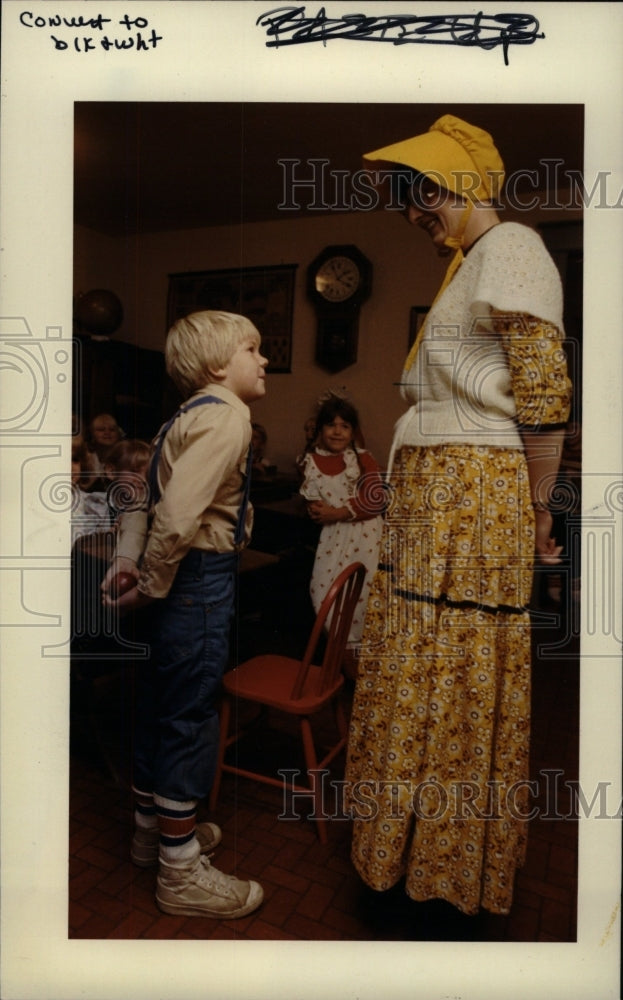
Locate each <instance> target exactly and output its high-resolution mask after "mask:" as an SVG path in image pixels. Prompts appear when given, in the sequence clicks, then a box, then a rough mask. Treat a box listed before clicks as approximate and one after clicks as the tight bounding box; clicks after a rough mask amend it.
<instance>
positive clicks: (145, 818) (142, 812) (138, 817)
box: [132, 785, 158, 830]
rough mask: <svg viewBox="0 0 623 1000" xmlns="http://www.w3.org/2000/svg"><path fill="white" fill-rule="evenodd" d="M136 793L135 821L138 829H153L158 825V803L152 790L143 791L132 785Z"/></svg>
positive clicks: (134, 793)
mask: <svg viewBox="0 0 623 1000" xmlns="http://www.w3.org/2000/svg"><path fill="white" fill-rule="evenodd" d="M132 793H133V795H134V823H135V825H136V827H137V828H138V829H141V830H153V829H154V828H155V827H157V826H158V817H157V816H156V803H155V802H154V797H153V795H152V793H151V792H142V791H141V790H140V788H136V787H135V786H134V785H132Z"/></svg>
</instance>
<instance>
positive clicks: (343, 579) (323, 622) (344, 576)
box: [291, 562, 366, 701]
mask: <svg viewBox="0 0 623 1000" xmlns="http://www.w3.org/2000/svg"><path fill="white" fill-rule="evenodd" d="M365 575H366V568H365V566H364V565H363V563H360V562H356V563H352V564H351V565H350V566H347V567H346V569H344V570H342V572H341V573H340V575H339V576H338V577H337V579H336V580H334V582H333V583H332V584H331V587H330V588H329V590H328V592H327V594H326V596H325V598H324V600H323V602H322V604H321V605H320V608H319V609H318V614H317V615H316V621H315V622H314V627H313V629H312V631H311V634H310V637H309V640H308V642H307V646H306V648H305V653H304V655H303V659H302V660H301V666H300V669H299V671H298V674H297V677H296V680H295V682H294V686H293V688H292V694H291V698H292V699H293V700H294V701H296V700H298V699H299V698H301V697H302V696H303V693H304V691H305V684H306V682H307V679H308V677H309V673H310V669H311V667H312V666H314V665H315V664H314V660H315V657H316V654H317V652H318V649H319V646H320V642H321V640H323V639H325V637H326V639H325V642H326V644H325V650H324V656H323V658H322V664H321V666H320V669H319V670H317V671H315V673H316V674H317V677H316V685H315V688H314V692H313V693H314V695H320V694H322V693H323V692H324V691H326V690H328V689H329V688H330V687H332V686H333V685H334V684H335V683H336V681H337V679H338V676H339V674H340V670H341V669H342V659H343V657H344V651H345V649H346V644H347V642H348V636H349V633H350V627H351V624H352V620H353V615H354V613H355V607H356V605H357V601H358V600H359V598H360V596H361V590H362V587H363V581H364V577H365Z"/></svg>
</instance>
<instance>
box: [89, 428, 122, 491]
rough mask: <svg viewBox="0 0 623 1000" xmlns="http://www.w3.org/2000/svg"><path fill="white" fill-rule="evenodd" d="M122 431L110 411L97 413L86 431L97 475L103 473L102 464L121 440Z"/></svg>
mask: <svg viewBox="0 0 623 1000" xmlns="http://www.w3.org/2000/svg"><path fill="white" fill-rule="evenodd" d="M122 437H123V431H122V430H121V428H120V427H119V425H118V424H117V421H116V420H115V418H114V417H113V416H112V414H110V413H98V415H97V416H96V417H93V419H92V420H91V422H90V424H89V427H88V431H87V446H88V449H89V452H90V456H91V462H92V465H93V468H94V469H95V471H96V473H97V475H98V476H103V475H104V464H105V462H106V459H107V457H108V455H109V453H110V451H111V449H112V448H114V446H115V445H116V444H117V442H118V441H121V438H122Z"/></svg>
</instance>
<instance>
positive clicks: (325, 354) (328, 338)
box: [307, 244, 372, 372]
mask: <svg viewBox="0 0 623 1000" xmlns="http://www.w3.org/2000/svg"><path fill="white" fill-rule="evenodd" d="M371 289H372V264H371V263H370V261H369V260H368V259H367V257H364V255H363V254H362V253H361V251H360V250H358V249H357V247H355V246H353V245H352V244H340V245H335V246H328V247H325V249H324V250H323V251H322V252H321V253H319V254H318V256H317V257H316V258H315V259H314V260H313V261H312V263H311V264H310V265H309V268H308V271H307V291H308V295H309V297H310V299H311V301H312V302H313V304H314V307H315V309H316V315H317V321H318V326H317V335H316V363H317V364H319V365H320V367H321V368H325V369H326V370H327V371H330V372H339V371H341V370H342V368H347V367H348V365H352V364H354V362H355V361H356V360H357V339H358V333H359V313H360V310H361V306H362V304H363V303H364V302H365V300H366V299H367V298H368V296H369V295H370V291H371Z"/></svg>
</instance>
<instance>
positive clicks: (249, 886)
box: [102, 312, 268, 919]
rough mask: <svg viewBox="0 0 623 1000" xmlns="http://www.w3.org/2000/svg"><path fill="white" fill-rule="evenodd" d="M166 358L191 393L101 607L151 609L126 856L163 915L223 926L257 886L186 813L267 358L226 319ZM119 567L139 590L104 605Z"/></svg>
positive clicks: (204, 775)
mask: <svg viewBox="0 0 623 1000" xmlns="http://www.w3.org/2000/svg"><path fill="white" fill-rule="evenodd" d="M165 358H166V366H167V371H168V373H169V375H170V376H171V377H172V378H173V380H174V382H175V383H176V385H177V386H178V388H179V389H180V390H181V392H182V393H183V394H184V395H185V396H188V397H189V398H188V399H187V402H186V403H185V404H184V406H182V407H181V409H180V411H178V413H177V415H176V416H175V418H174V419H173V420H172V421H171V422H170V423H169V425H165V427H164V428H163V431H164V434H163V431H161V432H160V435H159V437H158V438H157V439H156V459H157V469H156V472H157V484H158V491H159V493H160V494H161V495H160V498H159V499H158V502H157V503H156V504H155V507H152V513H153V519H152V522H151V527H150V530H149V534H148V537H147V543H146V545H145V549H144V552H143V555H142V559H141V562H140V570H139V569H138V568H137V566H136V562H137V561H138V559H139V553H140V552H141V551H142V548H143V536H142V533H141V530H140V527H139V529H138V530H137V527H136V521H137V519H140V517H141V515H140V514H137V515H136V518H135V519H134V521H132V518H131V516H130V515H128V516H127V518H126V525H125V528H124V530H123V531H122V532H121V538H120V540H119V543H118V545H117V550H116V554H115V559H114V560H113V562H112V564H111V567H110V569H109V571H108V573H107V575H106V578H105V580H104V582H103V584H102V590H103V600H104V603H105V604H108V605H111V606H115V607H118V608H119V609H120V610H121V611H125V610H130V609H136V608H140V607H143V606H145V605H147V604H150V603H151V602H157V603H156V605H155V608H154V609H150V613H151V612H152V611H153V610H155V613H153V632H152V658H151V661H150V662H149V663H147V664H145V667H144V669H141V671H140V675H141V676H140V678H139V685H138V692H137V707H136V716H137V720H136V734H135V749H134V780H133V790H134V793H135V796H136V806H135V822H136V829H135V834H134V840H133V844H132V857H133V860H134V861H135V863H137V864H139V865H142V866H147V865H149V864H150V863H155V862H156V859H157V860H158V865H159V868H158V880H157V890H156V900H157V903H158V905H159V906H160V908H161V909H162V910H164V911H165V912H167V913H175V914H185V915H193V914H196V915H199V916H208V917H218V918H220V919H227V918H234V917H241V916H245V915H246V914H248V913H251V912H252V911H253V910H255V909H256V908H257V907H258V906H259V905H260V903H261V902H262V899H263V892H262V889H261V887H260V886H259V885H258V884H257V883H256V882H247V881H242V880H239V879H236V878H234V877H233V876H229V875H224V874H223V873H222V872H220V871H218V869H216V868H214V867H213V866H212V865H211V864H210V861H209V860H208V859H207V857H206V856H205V852H207V851H209V850H210V849H211V848H212V847H214V846H216V844H218V843H219V841H220V839H221V831H220V830H219V828H218V827H217V826H216V825H215V824H213V823H204V824H200V826H199V827H197V823H196V812H197V805H198V802H199V800H201V799H204V798H205V797H206V796H207V795H208V793H209V791H210V787H211V785H212V780H213V776H214V767H215V760H216V752H217V745H218V714H217V709H216V695H217V693H218V689H219V684H220V680H221V677H222V674H223V670H224V668H225V665H226V662H227V655H228V641H229V631H230V625H231V620H232V616H233V611H234V589H235V575H236V563H237V553H238V551H239V550H240V549H241V548H242V547H243V546H244V545H245V544H246V543H247V542H248V540H249V537H250V533H251V523H252V513H251V509H250V507H248V505H247V502H246V497H247V489H248V478H249V472H248V470H249V469H250V464H249V453H250V442H251V422H250V412H249V409H248V405H247V404H249V403H252V402H253V401H254V400H256V399H259V398H260V397H262V396H263V395H264V393H265V391H266V389H265V368H266V365H267V364H268V361H267V359H266V358H264V357H263V356H262V355H261V353H260V337H259V334H258V332H257V330H256V328H255V327H254V326H253V324H252V323H251V322H250V321H249V320H248V319H246V318H245V317H243V316H238V315H234V314H232V313H224V312H197V313H193V314H192V315H190V316H187V317H185V318H184V319H180V320H178V321H177V322H176V323H175V324H174V326H173V327H172V328H171V330H170V331H169V333H168V336H167V341H166V346H165ZM205 397H208V398H207V399H206V398H205ZM159 440H160V442H161V445H162V448H161V451H160V452H158V447H157V446H158V442H159ZM152 499H153V498H152ZM143 518H144V515H143ZM144 519H145V518H144ZM139 523H140V521H139ZM145 527H146V521H145ZM124 535H125V537H124ZM120 570H126V571H130V572H131V573H132V575H133V576H134V577H135V579H136V580H137V586H136V587H134V589H132V590H130V591H129V592H127V593H126V594H124V595H122V596H121V597H120V598H118V599H117V600H116V601H112V600H111V597H110V593H109V587H110V582H111V580H112V578H113V576H114V575H115V574H116V573H117V572H119V571H120Z"/></svg>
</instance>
